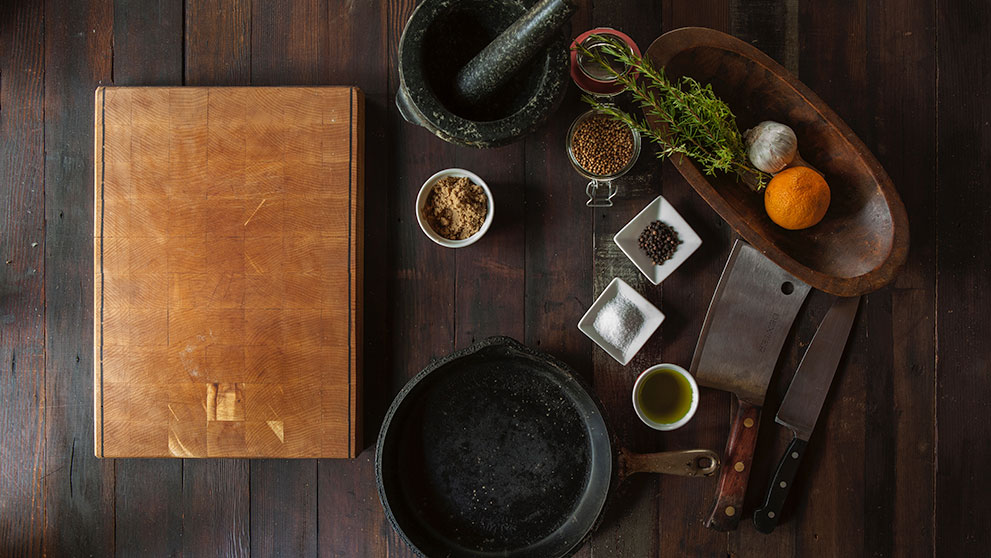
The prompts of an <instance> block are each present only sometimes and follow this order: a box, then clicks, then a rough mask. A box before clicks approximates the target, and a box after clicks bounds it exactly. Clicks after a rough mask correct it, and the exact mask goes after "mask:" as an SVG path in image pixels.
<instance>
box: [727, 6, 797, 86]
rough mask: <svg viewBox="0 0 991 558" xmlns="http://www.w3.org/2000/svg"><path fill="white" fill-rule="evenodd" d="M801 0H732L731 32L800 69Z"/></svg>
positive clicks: (790, 66) (789, 68) (777, 59)
mask: <svg viewBox="0 0 991 558" xmlns="http://www.w3.org/2000/svg"><path fill="white" fill-rule="evenodd" d="M798 4H799V2H798V0H749V1H747V0H731V1H730V33H731V34H732V35H733V36H735V37H738V38H740V39H743V40H744V41H747V42H749V43H750V44H752V45H754V46H755V47H757V48H759V49H761V50H762V51H763V52H764V53H765V54H767V55H768V56H770V57H771V58H773V59H774V60H776V61H777V62H778V63H779V64H781V65H782V66H784V67H785V68H787V69H788V71H790V72H792V73H794V74H797V73H798Z"/></svg>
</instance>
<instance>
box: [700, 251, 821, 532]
mask: <svg viewBox="0 0 991 558" xmlns="http://www.w3.org/2000/svg"><path fill="white" fill-rule="evenodd" d="M809 290H810V288H809V286H808V285H806V284H805V283H803V282H801V281H799V280H798V279H796V278H795V277H793V276H792V275H791V274H789V273H788V272H787V271H785V270H783V269H781V268H780V267H779V266H778V265H776V264H775V263H774V262H772V261H771V260H769V259H767V257H765V256H764V255H763V254H761V253H760V252H759V251H757V249H755V248H754V247H752V246H750V245H749V244H747V243H746V242H743V241H740V240H737V241H736V244H734V245H733V250H732V251H731V252H730V256H729V259H728V260H727V261H726V267H725V268H724V269H723V274H722V276H721V277H720V278H719V284H718V285H716V291H715V293H714V294H713V295H712V302H711V303H710V304H709V311H708V312H707V313H706V315H705V322H704V323H703V324H702V332H701V333H700V335H699V342H698V346H697V347H696V348H695V356H694V357H693V358H692V365H691V372H692V374H694V375H695V379H696V381H698V383H699V384H700V385H702V386H706V387H710V388H716V389H721V390H725V391H728V392H731V393H734V394H736V396H737V398H738V400H739V407H738V409H737V412H736V416H735V417H734V419H733V422H732V424H731V425H730V434H729V438H728V440H727V443H726V451H725V453H724V455H723V460H722V467H721V469H720V471H719V483H718V488H717V492H716V501H715V504H714V506H713V508H712V512H711V513H710V514H709V519H708V520H707V521H706V523H705V525H706V527H709V528H711V529H715V530H717V531H732V530H733V529H736V526H737V524H738V523H739V522H740V517H741V516H742V515H743V510H742V507H743V498H744V495H745V494H746V492H747V480H748V479H749V477H750V465H751V463H752V461H753V456H754V448H755V446H756V443H757V428H758V425H759V423H760V408H761V406H762V405H763V404H764V395H765V393H766V392H767V384H768V382H770V380H771V376H772V375H773V374H774V367H775V364H776V363H777V361H778V355H779V354H780V353H781V347H782V345H784V342H785V338H786V337H787V336H788V331H789V330H791V325H792V322H794V321H795V316H796V315H797V314H798V311H799V309H800V308H801V307H802V302H803V301H804V300H805V297H806V295H808V293H809Z"/></svg>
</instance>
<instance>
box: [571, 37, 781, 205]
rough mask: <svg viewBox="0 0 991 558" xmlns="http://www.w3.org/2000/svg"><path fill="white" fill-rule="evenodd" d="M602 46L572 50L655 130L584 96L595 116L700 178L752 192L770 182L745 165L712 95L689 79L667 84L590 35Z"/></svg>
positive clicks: (645, 62)
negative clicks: (735, 182)
mask: <svg viewBox="0 0 991 558" xmlns="http://www.w3.org/2000/svg"><path fill="white" fill-rule="evenodd" d="M594 37H595V38H596V39H597V40H599V41H602V42H603V43H604V45H603V46H602V47H601V48H600V49H595V50H588V49H586V48H585V47H583V46H582V45H581V44H579V45H576V47H575V48H577V49H578V50H579V51H581V53H582V55H583V56H586V57H588V58H589V59H591V60H592V61H594V62H595V63H597V64H599V65H601V66H602V68H603V69H605V70H606V71H607V72H609V73H610V74H611V75H612V76H614V77H615V78H616V80H617V81H618V82H619V83H620V84H622V85H623V88H624V89H625V90H626V91H629V92H630V93H631V94H632V96H633V99H634V101H636V103H637V104H638V105H639V106H640V108H641V109H642V110H643V112H644V114H645V115H647V116H648V117H650V118H652V119H654V120H655V121H656V122H657V123H659V124H660V126H659V127H652V126H650V125H648V123H647V121H646V120H644V119H641V118H638V117H636V116H633V115H631V114H628V113H627V112H625V111H623V110H621V109H619V108H617V107H616V106H615V105H612V104H609V103H603V102H601V101H599V100H598V99H596V98H594V97H592V96H589V95H585V96H584V97H583V99H584V100H585V102H587V103H588V104H590V105H592V106H593V107H594V108H595V109H596V110H598V111H599V112H602V113H604V114H607V115H609V116H611V117H613V118H615V119H617V120H620V121H622V122H624V123H626V124H627V125H629V126H630V127H632V128H634V129H636V130H637V131H639V132H640V134H641V135H643V136H646V137H647V138H650V139H651V140H652V141H653V142H654V143H656V144H657V145H658V147H660V149H659V150H658V151H657V156H658V157H659V158H661V159H664V158H668V157H672V156H674V155H675V154H681V155H683V156H687V157H689V158H690V159H692V160H693V161H695V162H696V163H698V164H699V165H700V166H701V167H702V170H703V172H705V173H706V174H708V175H715V174H716V172H717V171H721V172H727V173H734V174H736V175H737V176H738V177H739V178H740V179H741V180H743V181H744V182H745V183H747V184H748V185H750V186H751V187H752V188H753V189H755V190H760V189H762V188H764V186H766V185H767V181H768V180H769V179H770V176H769V175H767V174H766V173H763V172H761V171H759V170H757V169H756V168H754V166H753V165H752V164H751V163H750V160H749V159H748V158H747V151H746V147H745V145H744V142H743V137H742V135H741V134H740V130H739V128H737V126H736V117H735V116H734V115H733V112H732V111H731V110H730V108H729V107H728V106H727V105H726V103H724V102H723V101H722V100H721V99H720V98H719V97H717V96H716V94H715V93H714V92H713V91H712V86H711V85H705V86H702V85H701V84H700V83H699V82H697V81H695V80H694V79H692V78H691V77H688V76H684V77H682V78H680V79H678V80H675V81H672V80H671V79H669V78H668V77H667V75H666V74H665V72H664V68H663V67H661V68H655V67H654V66H653V64H651V62H650V60H649V59H647V58H644V57H640V56H637V55H635V54H633V53H632V52H631V51H630V50H629V48H628V47H627V46H626V45H625V44H624V43H623V42H622V41H620V40H619V39H617V38H615V37H612V36H609V35H594ZM604 56H609V57H612V58H614V59H616V60H617V61H619V62H622V63H623V64H624V65H625V66H627V67H628V68H630V70H631V71H627V72H625V73H620V72H617V71H616V70H615V69H613V67H612V66H611V65H610V64H609V63H608V61H607V60H606V59H605V57H604Z"/></svg>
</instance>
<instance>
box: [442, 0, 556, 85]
mask: <svg viewBox="0 0 991 558" xmlns="http://www.w3.org/2000/svg"><path fill="white" fill-rule="evenodd" d="M575 10H576V7H575V5H574V3H573V2H572V1H571V0H539V1H538V2H537V3H536V4H534V5H533V7H532V8H530V10H529V11H527V12H526V13H525V14H524V15H523V16H522V17H520V18H519V19H518V20H516V21H515V22H514V23H513V24H512V25H510V26H509V27H508V28H507V29H506V30H505V31H503V32H502V33H500V34H499V36H498V37H496V38H495V40H493V41H492V42H491V43H489V45H488V46H486V47H485V48H484V49H482V51H481V52H479V53H478V54H477V55H476V56H475V57H474V58H472V59H471V61H469V62H468V63H467V64H465V66H464V68H462V69H461V70H460V71H459V72H458V75H457V77H456V78H455V91H456V94H457V95H458V97H460V99H461V100H462V101H463V102H465V103H469V104H475V103H479V102H482V101H484V100H485V99H486V98H488V97H489V96H491V95H492V93H494V92H495V91H496V90H498V89H499V86H501V85H503V84H504V83H506V81H508V80H509V79H510V78H511V77H513V74H514V73H516V71H517V70H519V68H520V67H521V66H522V65H523V64H525V63H526V62H527V61H529V60H530V59H531V58H533V57H534V56H535V55H536V54H537V53H539V52H540V51H541V49H542V48H543V47H544V46H546V44H547V43H548V42H549V41H550V40H551V39H552V38H553V36H554V32H555V31H557V29H558V28H559V27H561V25H563V24H564V23H565V22H566V21H568V19H569V18H570V17H571V16H572V15H573V14H574V13H575Z"/></svg>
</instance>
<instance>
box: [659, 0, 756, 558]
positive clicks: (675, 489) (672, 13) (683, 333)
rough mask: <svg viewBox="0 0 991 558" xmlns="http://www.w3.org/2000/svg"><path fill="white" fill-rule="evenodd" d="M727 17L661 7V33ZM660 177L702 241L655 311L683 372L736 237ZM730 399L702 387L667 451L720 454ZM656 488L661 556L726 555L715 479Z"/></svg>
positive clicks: (690, 7)
mask: <svg viewBox="0 0 991 558" xmlns="http://www.w3.org/2000/svg"><path fill="white" fill-rule="evenodd" d="M729 18H730V4H729V2H728V1H722V0H710V1H706V2H698V3H690V4H689V3H684V2H667V3H665V5H664V14H663V24H664V31H670V30H672V29H676V28H678V27H684V26H691V25H700V26H704V27H711V28H714V29H718V30H720V31H729V25H730V22H729ZM648 46H649V45H648ZM661 178H662V184H663V189H662V193H663V194H664V197H665V198H667V200H668V201H669V202H670V203H671V205H673V206H674V207H675V208H676V209H677V210H678V212H679V213H681V215H682V217H684V218H685V220H686V221H687V222H688V223H689V224H690V225H691V226H692V228H693V229H695V231H696V232H697V233H698V235H699V236H700V237H701V238H702V246H701V247H700V248H699V250H698V251H697V252H696V253H695V254H693V255H692V257H691V258H689V259H688V261H686V262H685V264H684V265H683V266H682V267H681V268H679V269H678V271H677V273H674V274H672V275H671V276H670V277H669V278H667V279H666V280H665V281H664V283H663V284H662V293H663V294H662V298H661V302H662V304H661V306H660V308H661V309H662V311H663V312H664V313H665V315H666V316H667V318H666V320H665V323H664V324H663V325H662V326H661V327H662V329H663V331H662V332H661V335H662V337H661V339H662V341H663V343H664V349H663V358H664V360H665V361H667V362H673V363H675V364H679V365H681V366H684V367H685V368H687V367H688V365H689V364H690V363H691V361H692V355H693V354H694V352H695V344H696V342H697V341H698V334H699V331H700V330H701V328H702V321H703V320H704V318H705V313H706V310H707V309H708V308H709V301H710V300H711V299H712V293H713V292H714V291H715V288H716V283H717V282H718V281H719V275H720V273H721V272H722V269H723V266H724V264H725V263H726V257H727V256H728V255H729V251H730V248H732V246H733V239H734V238H735V236H736V235H735V233H733V231H732V230H731V229H730V228H729V226H728V225H726V223H724V222H723V221H722V219H720V218H719V216H718V215H716V213H715V212H714V211H713V210H712V209H711V208H710V207H709V206H708V205H707V204H706V203H705V201H703V200H702V198H700V197H699V196H698V194H696V193H695V191H694V190H693V189H692V187H691V186H689V185H688V183H687V182H685V181H684V179H682V178H681V175H680V174H678V171H677V170H676V169H675V168H674V167H673V166H672V165H671V164H669V163H665V164H664V167H663V171H662V175H661ZM730 399H731V398H730V395H729V394H727V393H724V392H720V391H716V390H710V389H702V393H701V396H700V400H699V409H698V411H697V412H696V415H695V418H694V419H693V420H692V422H690V423H689V424H687V425H686V426H685V427H683V428H680V429H678V430H676V431H674V432H670V433H666V435H665V449H683V448H693V447H700V448H708V449H712V450H714V451H716V452H718V453H720V454H722V452H723V449H724V447H725V445H726V439H727V436H728V435H729V419H730V416H731V412H732V409H731V405H730ZM660 490H661V502H660V504H659V505H660V509H661V513H663V517H664V519H665V521H664V523H663V524H662V525H661V526H660V535H659V537H660V540H659V545H660V554H661V555H672V556H674V555H693V556H718V555H726V554H727V536H726V535H725V534H722V533H718V532H716V531H713V530H711V529H707V528H706V527H705V526H704V525H703V521H704V520H705V518H707V517H708V515H709V512H710V510H711V508H712V505H713V502H714V498H715V494H716V479H715V478H711V479H705V480H696V481H692V482H685V481H684V480H682V479H676V478H671V479H668V478H663V479H662V480H661V487H660Z"/></svg>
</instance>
